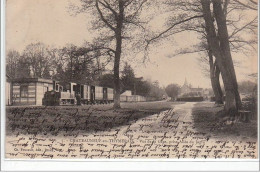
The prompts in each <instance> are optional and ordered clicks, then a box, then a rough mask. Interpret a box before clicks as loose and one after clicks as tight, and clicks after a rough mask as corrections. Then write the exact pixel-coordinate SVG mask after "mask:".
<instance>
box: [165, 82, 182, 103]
mask: <svg viewBox="0 0 260 173" xmlns="http://www.w3.org/2000/svg"><path fill="white" fill-rule="evenodd" d="M179 90H180V86H179V85H177V84H169V85H168V86H167V87H166V88H165V91H166V93H167V95H168V96H169V97H171V100H174V99H175V98H176V97H177V96H178V94H179Z"/></svg>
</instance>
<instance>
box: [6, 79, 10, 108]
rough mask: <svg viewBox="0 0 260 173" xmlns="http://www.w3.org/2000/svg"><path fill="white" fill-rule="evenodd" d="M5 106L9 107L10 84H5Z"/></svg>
mask: <svg viewBox="0 0 260 173" xmlns="http://www.w3.org/2000/svg"><path fill="white" fill-rule="evenodd" d="M5 105H11V83H10V82H5Z"/></svg>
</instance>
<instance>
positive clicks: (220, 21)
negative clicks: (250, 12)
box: [201, 0, 241, 116]
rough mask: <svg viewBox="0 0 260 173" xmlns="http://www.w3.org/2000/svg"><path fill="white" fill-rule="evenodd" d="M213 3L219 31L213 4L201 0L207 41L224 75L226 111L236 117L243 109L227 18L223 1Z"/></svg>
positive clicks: (218, 0) (217, 0)
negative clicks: (239, 110)
mask: <svg viewBox="0 0 260 173" xmlns="http://www.w3.org/2000/svg"><path fill="white" fill-rule="evenodd" d="M212 3H213V14H214V16H215V19H216V23H217V29H216V27H215V25H214V23H213V18H212V11H211V8H210V4H211V2H210V1H208V0H201V4H202V9H203V17H204V20H205V28H206V32H207V41H208V44H209V46H210V48H211V49H212V53H213V55H214V56H215V57H216V62H217V64H218V67H219V69H220V71H221V74H222V78H223V82H224V87H225V92H226V100H225V111H226V112H227V113H229V115H231V116H234V115H235V114H236V112H237V110H238V109H239V108H240V107H241V99H240V95H239V92H238V85H237V79H236V74H235V69H234V65H233V60H232V56H231V51H230V46H229V35H228V30H227V25H226V17H225V14H224V11H223V8H222V5H221V1H220V0H214V1H212Z"/></svg>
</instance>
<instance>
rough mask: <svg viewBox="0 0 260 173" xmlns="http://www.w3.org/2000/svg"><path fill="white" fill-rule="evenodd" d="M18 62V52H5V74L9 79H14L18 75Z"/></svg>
mask: <svg viewBox="0 0 260 173" xmlns="http://www.w3.org/2000/svg"><path fill="white" fill-rule="evenodd" d="M19 60H20V54H19V52H17V51H15V50H10V51H8V52H7V56H6V74H7V75H8V76H9V77H10V78H11V79H14V78H16V77H17V75H18V71H17V68H18V65H19Z"/></svg>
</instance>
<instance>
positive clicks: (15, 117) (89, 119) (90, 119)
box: [6, 101, 180, 136]
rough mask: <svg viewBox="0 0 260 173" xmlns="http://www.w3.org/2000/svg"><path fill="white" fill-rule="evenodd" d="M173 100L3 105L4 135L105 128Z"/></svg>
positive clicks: (169, 105)
mask: <svg viewBox="0 0 260 173" xmlns="http://www.w3.org/2000/svg"><path fill="white" fill-rule="evenodd" d="M173 104H180V103H173V102H166V101H161V102H142V103H122V104H121V106H122V109H118V110H113V109H112V106H113V105H112V104H108V105H84V106H56V107H50V106H49V107H43V106H41V107H24V106H23V107H7V109H6V124H7V126H6V134H7V135H15V134H17V133H19V134H34V135H36V134H43V135H47V134H50V135H54V136H57V135H59V134H62V135H69V136H70V135H73V134H78V133H86V132H88V131H106V130H108V129H111V128H114V127H118V126H122V125H126V124H128V123H130V122H131V121H136V120H138V119H140V118H144V117H147V116H149V115H153V114H156V113H158V112H161V111H163V110H167V109H171V108H172V105H173Z"/></svg>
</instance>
